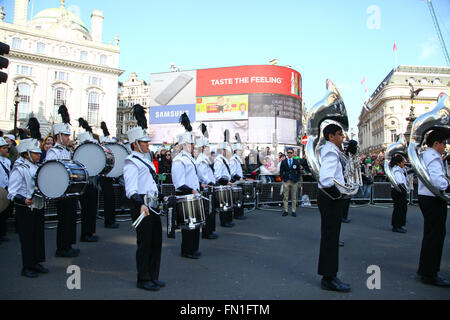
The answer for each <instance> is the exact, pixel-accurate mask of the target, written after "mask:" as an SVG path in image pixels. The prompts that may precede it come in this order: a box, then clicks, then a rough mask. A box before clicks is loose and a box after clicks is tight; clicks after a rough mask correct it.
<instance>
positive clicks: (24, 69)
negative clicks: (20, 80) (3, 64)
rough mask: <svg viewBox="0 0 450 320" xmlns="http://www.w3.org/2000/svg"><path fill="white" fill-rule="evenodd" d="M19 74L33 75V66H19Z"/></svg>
mask: <svg viewBox="0 0 450 320" xmlns="http://www.w3.org/2000/svg"><path fill="white" fill-rule="evenodd" d="M17 74H22V75H24V76H32V75H33V68H32V67H28V66H17Z"/></svg>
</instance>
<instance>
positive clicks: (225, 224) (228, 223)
mask: <svg viewBox="0 0 450 320" xmlns="http://www.w3.org/2000/svg"><path fill="white" fill-rule="evenodd" d="M222 227H225V228H233V227H234V223H232V222H227V223H224V224H223V225H222Z"/></svg>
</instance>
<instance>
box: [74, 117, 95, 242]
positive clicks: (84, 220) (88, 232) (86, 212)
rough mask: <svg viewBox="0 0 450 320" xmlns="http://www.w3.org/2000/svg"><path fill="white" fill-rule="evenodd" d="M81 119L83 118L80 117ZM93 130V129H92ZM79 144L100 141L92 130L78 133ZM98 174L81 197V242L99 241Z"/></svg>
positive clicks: (90, 177)
mask: <svg viewBox="0 0 450 320" xmlns="http://www.w3.org/2000/svg"><path fill="white" fill-rule="evenodd" d="M80 119H81V118H80ZM91 130H92V129H91ZM77 138H78V145H81V144H83V143H86V142H93V143H98V141H97V140H95V139H94V138H93V136H92V133H91V132H90V131H86V132H82V133H80V134H78V136H77ZM97 180H98V176H89V183H88V184H87V185H86V189H85V190H84V193H83V195H82V196H81V197H80V203H81V237H80V241H81V242H97V241H98V236H97V235H95V231H96V224H97V212H98V190H97Z"/></svg>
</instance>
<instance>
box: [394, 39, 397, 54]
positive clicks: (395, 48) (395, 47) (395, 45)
mask: <svg viewBox="0 0 450 320" xmlns="http://www.w3.org/2000/svg"><path fill="white" fill-rule="evenodd" d="M396 51H397V44H396V43H395V41H394V52H396Z"/></svg>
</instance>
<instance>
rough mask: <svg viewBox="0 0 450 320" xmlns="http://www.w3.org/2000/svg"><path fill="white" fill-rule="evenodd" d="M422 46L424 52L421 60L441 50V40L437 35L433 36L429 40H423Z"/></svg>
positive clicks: (420, 57)
mask: <svg viewBox="0 0 450 320" xmlns="http://www.w3.org/2000/svg"><path fill="white" fill-rule="evenodd" d="M420 47H421V48H422V52H421V54H420V56H419V60H422V61H423V60H427V59H429V58H430V57H433V56H435V55H436V54H437V53H438V52H439V41H438V39H437V37H436V36H431V37H429V38H428V39H427V41H425V42H422V43H421V44H420Z"/></svg>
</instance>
